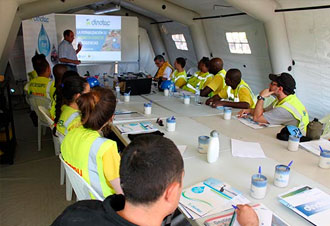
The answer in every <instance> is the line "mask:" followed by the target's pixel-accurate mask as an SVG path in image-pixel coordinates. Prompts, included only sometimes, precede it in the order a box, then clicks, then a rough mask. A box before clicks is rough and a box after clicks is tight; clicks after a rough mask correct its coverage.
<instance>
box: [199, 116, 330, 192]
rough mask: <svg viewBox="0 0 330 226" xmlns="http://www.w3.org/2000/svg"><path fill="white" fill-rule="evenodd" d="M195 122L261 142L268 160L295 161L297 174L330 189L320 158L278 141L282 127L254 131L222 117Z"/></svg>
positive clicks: (328, 179) (283, 162)
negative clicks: (277, 135)
mask: <svg viewBox="0 0 330 226" xmlns="http://www.w3.org/2000/svg"><path fill="white" fill-rule="evenodd" d="M193 119H194V120H196V121H198V122H200V123H202V124H204V125H205V126H207V127H209V128H211V129H216V130H219V131H220V132H221V133H223V134H224V135H226V136H228V137H231V138H234V139H239V140H243V141H251V142H259V143H260V144H261V147H262V149H263V150H264V152H265V154H266V156H267V157H268V158H272V159H274V160H276V161H278V162H280V163H282V164H288V163H289V162H290V161H291V160H293V161H294V163H293V166H292V168H293V169H294V170H296V171H297V172H299V173H301V174H303V175H305V176H307V177H309V178H311V179H313V180H315V181H317V182H318V183H320V184H323V185H325V186H326V187H328V188H330V170H329V169H321V168H320V167H318V161H319V157H318V156H316V155H313V154H311V153H310V152H308V151H306V150H304V149H301V148H299V151H297V152H291V151H288V150H287V142H286V141H280V140H278V139H276V134H277V133H278V132H279V131H280V130H281V128H282V127H273V128H264V129H258V130H255V129H252V128H249V127H247V126H245V125H244V124H242V123H241V122H239V121H238V120H236V119H231V120H224V119H223V118H222V117H221V116H211V117H196V118H193Z"/></svg>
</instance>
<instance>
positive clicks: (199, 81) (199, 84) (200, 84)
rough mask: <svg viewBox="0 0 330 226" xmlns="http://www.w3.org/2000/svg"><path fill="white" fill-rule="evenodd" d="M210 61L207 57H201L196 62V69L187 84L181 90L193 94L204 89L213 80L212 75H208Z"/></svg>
mask: <svg viewBox="0 0 330 226" xmlns="http://www.w3.org/2000/svg"><path fill="white" fill-rule="evenodd" d="M209 67H210V60H209V58H208V57H203V58H202V59H201V60H200V61H199V62H198V69H199V71H197V72H196V73H195V74H194V75H193V76H191V78H189V79H188V83H187V84H186V85H185V86H183V88H182V89H183V90H187V91H190V92H192V93H195V92H196V90H197V88H198V89H199V90H202V89H204V88H205V87H206V86H207V85H208V84H209V83H210V82H211V81H212V79H213V74H211V73H209Z"/></svg>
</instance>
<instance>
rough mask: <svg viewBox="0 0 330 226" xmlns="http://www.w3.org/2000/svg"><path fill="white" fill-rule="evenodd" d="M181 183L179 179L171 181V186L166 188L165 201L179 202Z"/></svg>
mask: <svg viewBox="0 0 330 226" xmlns="http://www.w3.org/2000/svg"><path fill="white" fill-rule="evenodd" d="M181 190H182V189H181V184H180V183H179V182H177V181H175V182H173V183H171V184H170V185H169V186H167V188H166V190H165V195H164V198H165V201H166V202H168V203H170V204H175V203H177V202H178V201H179V200H178V197H179V196H180V194H181Z"/></svg>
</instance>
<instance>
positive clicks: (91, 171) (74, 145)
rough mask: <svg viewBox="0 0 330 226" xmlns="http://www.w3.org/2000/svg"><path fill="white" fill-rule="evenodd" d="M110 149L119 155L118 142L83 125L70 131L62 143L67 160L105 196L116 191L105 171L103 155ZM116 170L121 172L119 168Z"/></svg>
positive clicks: (64, 156) (64, 157)
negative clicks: (110, 184) (109, 183)
mask: <svg viewBox="0 0 330 226" xmlns="http://www.w3.org/2000/svg"><path fill="white" fill-rule="evenodd" d="M108 151H111V152H115V154H116V155H119V154H118V151H117V144H116V142H115V141H112V140H109V139H106V138H103V137H101V136H100V134H99V133H98V132H97V131H94V130H90V129H86V128H84V127H83V126H80V127H78V128H76V129H74V130H72V131H70V132H69V133H68V134H67V135H66V136H65V137H64V139H63V142H62V145H61V153H62V156H63V159H64V160H65V162H66V163H68V164H69V165H70V166H71V167H72V168H73V169H74V170H75V171H76V172H77V173H78V174H79V175H81V176H82V177H83V178H84V179H85V180H86V181H87V183H88V184H90V185H91V186H92V187H93V188H94V189H95V191H96V192H97V193H98V194H99V195H100V196H101V197H103V198H106V197H107V196H109V195H112V194H114V193H115V191H114V189H113V188H111V187H110V186H109V185H108V184H107V179H106V178H105V175H104V172H103V156H104V154H105V153H106V152H108ZM119 159H120V157H119ZM118 165H119V164H118ZM116 170H118V172H119V169H116ZM92 198H94V197H92Z"/></svg>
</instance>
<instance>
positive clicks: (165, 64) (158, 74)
mask: <svg viewBox="0 0 330 226" xmlns="http://www.w3.org/2000/svg"><path fill="white" fill-rule="evenodd" d="M167 67H170V68H171V69H172V73H171V75H170V76H172V74H173V71H174V68H173V67H172V66H171V65H170V64H169V63H168V62H167V61H165V62H164V63H163V65H162V66H161V67H160V68H159V69H158V71H157V73H156V75H155V78H162V77H163V75H164V72H165V69H166V68H167Z"/></svg>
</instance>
